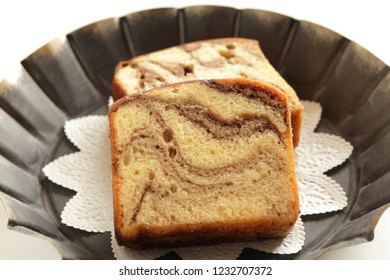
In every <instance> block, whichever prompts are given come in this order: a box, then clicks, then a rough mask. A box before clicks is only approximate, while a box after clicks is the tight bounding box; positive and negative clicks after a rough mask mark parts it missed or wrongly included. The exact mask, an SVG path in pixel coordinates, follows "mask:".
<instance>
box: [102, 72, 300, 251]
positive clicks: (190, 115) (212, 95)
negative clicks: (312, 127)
mask: <svg viewBox="0 0 390 280" xmlns="http://www.w3.org/2000/svg"><path fill="white" fill-rule="evenodd" d="M109 120H110V140H111V149H112V172H113V195H114V218H115V232H116V238H117V240H118V243H119V244H122V245H125V246H128V247H132V248H144V247H153V246H178V245H192V244H208V243H218V242H233V241H246V240H257V239H263V238H273V237H281V236H285V235H286V234H287V233H288V232H289V231H290V230H291V228H292V227H293V225H294V223H295V221H296V219H297V217H298V213H299V202H298V191H297V182H296V178H295V168H294V156H293V145H292V137H291V124H290V112H289V109H288V103H287V98H286V96H285V95H284V94H283V93H281V92H280V91H278V90H277V89H275V88H274V87H271V86H268V85H266V84H263V83H261V82H255V81H253V80H248V79H224V80H198V81H189V82H182V83H177V84H172V85H169V86H165V87H160V88H156V89H153V90H150V91H148V92H146V93H145V94H142V95H141V94H135V95H130V96H127V97H125V98H122V99H121V100H119V101H117V102H116V103H114V105H113V106H112V107H111V108H110V111H109Z"/></svg>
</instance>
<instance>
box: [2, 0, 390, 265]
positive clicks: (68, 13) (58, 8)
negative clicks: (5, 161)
mask: <svg viewBox="0 0 390 280" xmlns="http://www.w3.org/2000/svg"><path fill="white" fill-rule="evenodd" d="M386 2H387V1H383V0H382V1H381V0H370V1H360V0H357V1H340V0H338V1H334V0H327V1H313V0H311V1H310V0H294V1H291V0H290V1H289V0H285V1H283V0H273V1H270V0H268V1H266V0H264V1H261V0H257V1H253V0H252V1H246V0H239V1H237V0H235V1H231V0H223V1H219V0H214V1H195V0H193V1H191V0H185V1H178V0H176V1H170V0H166V1H146V0H142V1H138V0H136V1H134V0H131V1H129V0H127V1H125V0H122V1H121V0H94V1H90V0H88V1H86V0H78V1H76V0H63V1H48V0H34V1H31V0H24V1H22V0H8V1H2V2H1V4H0V79H2V78H3V77H11V76H12V75H13V73H14V72H15V70H16V69H17V68H18V66H17V65H18V61H20V60H22V59H23V58H24V57H26V56H27V55H29V54H30V53H32V52H33V51H34V50H36V49H37V48H39V47H40V46H42V45H44V44H45V43H47V42H49V41H50V40H52V39H54V38H56V37H63V36H64V35H65V34H67V33H69V32H71V31H73V30H75V29H77V28H79V27H82V26H84V25H86V24H89V23H92V22H95V21H98V20H100V19H104V18H109V17H115V16H122V15H126V14H128V13H131V12H134V11H139V10H144V9H149V8H156V7H177V8H180V7H184V6H189V5H205V4H208V5H221V6H231V7H235V8H255V9H262V10H269V11H274V12H278V13H281V14H284V15H287V16H291V17H294V18H296V19H298V20H308V21H312V22H315V23H317V24H320V25H322V26H325V27H327V28H329V29H332V30H333V31H336V32H338V33H340V34H341V35H343V36H345V37H347V38H349V39H351V40H352V41H355V42H357V43H358V44H360V45H362V46H363V47H365V48H366V49H368V50H369V51H371V52H372V53H373V54H374V55H376V56H377V57H378V58H380V59H381V60H382V61H384V62H385V63H386V64H387V65H390V38H389V27H390V24H389V21H388V16H389V8H388V5H387V4H386ZM389 187H390V186H389ZM6 224H7V216H6V213H5V210H4V207H2V206H1V203H0V259H59V258H60V256H59V254H58V253H57V251H56V250H55V248H54V247H53V246H52V245H51V244H49V243H48V242H47V241H45V240H41V239H38V238H35V237H31V236H28V235H24V234H20V233H17V232H14V231H10V230H8V229H7V227H6ZM389 236H390V211H387V212H385V214H384V215H383V216H382V218H381V219H380V220H379V223H378V225H377V227H376V231H375V238H374V241H372V242H370V243H364V244H359V245H355V246H352V247H348V248H344V249H338V250H334V251H332V252H329V253H326V254H325V255H324V256H322V258H323V259H387V260H390V239H389Z"/></svg>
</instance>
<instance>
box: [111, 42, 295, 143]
mask: <svg viewBox="0 0 390 280" xmlns="http://www.w3.org/2000/svg"><path fill="white" fill-rule="evenodd" d="M240 77H241V78H242V77H243V78H249V79H253V80H260V81H262V82H264V83H267V84H270V85H272V86H274V87H276V88H278V89H279V90H281V91H282V92H284V93H285V94H286V95H287V96H288V102H289V105H290V110H291V124H292V129H293V137H294V138H293V141H294V146H298V143H299V136H300V129H301V125H302V111H303V106H302V105H301V103H300V102H299V98H298V96H297V94H296V93H295V91H294V90H293V89H292V88H291V86H289V85H288V84H287V82H286V81H285V80H284V79H283V78H282V77H281V76H280V75H279V73H278V72H277V71H276V70H275V69H274V68H273V67H272V65H271V64H270V63H269V62H268V60H267V59H266V57H265V56H264V54H263V52H262V51H261V49H260V46H259V43H258V41H256V40H251V39H244V38H222V39H213V40H204V41H197V42H192V43H188V44H184V45H181V46H176V47H171V48H168V49H165V50H160V51H156V52H153V53H150V54H146V55H142V56H138V57H135V58H132V59H131V60H129V61H125V62H121V63H119V64H118V66H117V68H116V70H115V75H114V78H113V85H112V96H113V98H114V100H118V99H119V98H121V97H123V96H125V95H128V94H135V93H138V92H142V91H146V90H149V89H152V88H155V87H160V86H163V85H167V84H171V83H176V82H181V81H188V80H195V79H220V78H240Z"/></svg>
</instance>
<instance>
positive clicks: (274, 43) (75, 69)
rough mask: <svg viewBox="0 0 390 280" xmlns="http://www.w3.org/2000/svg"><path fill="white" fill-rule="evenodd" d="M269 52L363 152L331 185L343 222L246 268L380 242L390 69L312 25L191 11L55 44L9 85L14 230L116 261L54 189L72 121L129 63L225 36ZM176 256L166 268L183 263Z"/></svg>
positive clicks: (0, 131) (337, 218)
mask: <svg viewBox="0 0 390 280" xmlns="http://www.w3.org/2000/svg"><path fill="white" fill-rule="evenodd" d="M231 36H239V37H247V38H253V39H257V40H259V41H260V44H261V47H262V49H263V51H264V52H265V54H266V56H267V57H268V58H269V60H270V62H271V63H272V64H273V65H274V66H275V68H276V69H277V70H278V71H280V73H281V74H282V75H283V76H284V77H285V78H286V79H287V81H288V82H289V83H290V84H291V85H292V86H293V87H294V88H295V89H296V90H297V92H298V95H299V96H300V98H301V99H306V100H315V101H318V102H320V103H321V105H322V106H323V117H322V120H321V123H320V125H319V128H318V131H326V132H331V133H333V134H336V135H340V136H342V137H344V138H345V139H346V140H348V141H349V142H350V143H352V145H353V146H354V152H353V154H352V156H351V157H350V159H349V160H348V161H347V162H346V163H344V164H343V165H342V166H339V167H337V168H334V169H332V170H331V171H330V172H328V173H327V174H328V175H329V176H331V177H332V178H333V179H334V180H336V181H337V182H339V183H340V184H341V185H342V187H343V188H344V190H345V192H346V194H347V196H348V201H349V202H348V206H347V207H346V208H345V209H344V210H343V211H338V212H332V213H328V214H321V215H313V216H305V217H304V222H305V231H306V241H305V245H304V247H303V249H302V250H301V251H300V252H299V253H297V254H292V255H273V254H267V253H263V252H258V251H256V250H253V249H250V248H245V249H244V250H243V252H242V253H241V255H240V256H239V258H244V259H313V258H317V257H319V256H320V255H321V254H322V253H324V252H325V251H327V250H328V249H329V248H331V247H333V246H339V245H340V244H343V243H346V244H349V243H355V242H359V241H365V240H372V238H373V230H374V227H375V225H376V223H377V221H378V219H379V218H380V216H381V214H382V213H383V212H384V210H385V209H386V207H387V206H388V205H389V203H390V172H389V170H390V164H389V158H390V145H389V143H390V127H389V124H390V114H389V108H390V74H389V67H388V66H387V65H385V64H384V63H383V62H382V61H380V60H379V59H377V58H376V57H375V56H373V55H372V54H371V53H369V52H368V51H367V50H365V49H364V48H362V47H361V46H359V45H358V44H356V43H354V42H351V41H350V40H348V39H346V38H344V37H342V36H340V35H339V34H337V33H335V32H333V31H330V30H328V29H326V28H324V27H321V26H318V25H316V24H313V23H311V22H307V21H297V20H295V19H293V18H290V17H286V16H283V15H280V14H276V13H272V12H267V11H262V10H252V9H247V10H237V9H234V8H229V7H217V6H192V7H186V8H183V9H174V8H161V9H154V10H147V11H141V12H136V13H132V14H129V15H127V16H123V17H121V18H109V19H106V20H102V21H99V22H96V23H92V24H90V25H88V26H85V27H83V28H80V29H78V30H76V31H74V32H72V33H70V34H68V35H67V37H66V40H65V41H60V40H58V39H56V40H53V41H51V42H50V43H48V44H46V45H45V46H43V47H42V48H40V49H38V50H37V51H35V52H34V53H32V54H31V55H30V56H28V57H27V58H26V59H24V60H23V61H22V72H21V75H20V77H19V79H18V80H17V82H16V83H11V82H9V81H7V80H4V81H2V82H1V83H0V191H1V192H0V196H1V198H2V200H3V202H4V205H5V206H6V210H7V212H8V216H9V226H10V227H11V228H14V229H17V230H20V231H23V232H26V233H27V234H37V235H43V236H44V237H46V238H47V239H49V240H50V241H51V242H52V243H53V245H54V246H55V247H56V248H57V249H58V251H59V252H60V254H61V256H62V257H63V258H64V259H112V258H113V254H112V252H111V247H110V234H109V233H104V234H96V233H88V232H84V231H80V230H77V229H74V228H70V227H67V226H66V225H64V224H61V222H60V214H61V211H62V209H63V207H64V205H65V203H66V202H67V201H68V200H69V199H70V198H71V197H72V196H73V195H74V192H72V191H69V190H67V189H65V188H62V187H60V186H57V185H55V184H54V183H52V182H51V181H49V180H48V179H47V178H46V177H45V176H44V175H43V174H42V167H43V166H44V165H45V164H46V163H47V162H50V161H52V160H54V159H55V158H57V157H59V156H61V155H64V154H69V153H72V152H74V151H75V150H76V149H75V147H74V146H72V144H71V143H70V142H69V141H68V140H67V139H66V137H65V135H64V133H63V124H64V122H65V121H66V120H68V119H71V118H74V117H78V116H83V115H87V114H104V113H106V103H107V98H108V96H109V95H110V87H111V79H112V75H113V70H114V67H115V66H116V64H117V63H118V62H119V61H120V60H127V59H129V58H130V57H132V56H135V55H139V54H143V53H147V52H151V51H155V50H158V49H162V48H166V47H169V46H173V45H177V44H180V43H184V42H189V41H195V40H200V39H209V38H218V37H231ZM179 257H180V256H178V255H177V254H175V253H173V252H172V253H170V254H168V255H166V256H164V258H179Z"/></svg>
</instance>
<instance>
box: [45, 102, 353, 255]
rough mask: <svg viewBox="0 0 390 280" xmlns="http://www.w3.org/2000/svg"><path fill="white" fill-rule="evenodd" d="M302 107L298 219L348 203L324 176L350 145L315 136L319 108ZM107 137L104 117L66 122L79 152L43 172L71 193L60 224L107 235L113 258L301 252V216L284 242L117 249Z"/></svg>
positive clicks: (332, 137)
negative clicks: (244, 251) (250, 251)
mask: <svg viewBox="0 0 390 280" xmlns="http://www.w3.org/2000/svg"><path fill="white" fill-rule="evenodd" d="M302 104H303V106H304V108H305V110H304V122H303V126H302V131H301V141H300V144H299V146H298V147H297V148H296V149H295V161H296V172H297V179H298V187H299V196H300V210H301V215H309V214H311V215H312V214H319V213H325V212H331V211H337V210H341V209H343V208H344V207H345V206H346V205H347V197H346V195H345V193H344V191H343V189H342V188H341V186H340V185H339V184H338V183H337V182H335V181H334V180H333V179H331V178H330V177H328V176H326V175H325V174H324V172H326V171H328V170H330V169H331V168H333V167H335V166H337V165H339V164H341V163H343V162H344V161H345V160H346V159H348V157H349V156H350V154H351V153H352V146H351V145H350V144H349V143H348V142H347V141H345V140H344V139H342V138H340V137H338V136H335V135H330V134H324V133H315V132H314V130H315V128H316V126H317V125H318V123H319V121H320V118H321V112H322V109H321V106H320V105H319V104H318V103H315V102H309V101H302ZM108 133H109V124H108V118H107V116H87V117H82V118H78V119H74V120H70V121H68V122H66V124H65V134H66V136H67V137H68V138H69V140H70V141H71V142H72V143H73V144H74V145H75V146H76V147H77V148H79V149H80V151H79V152H76V153H73V154H70V155H66V156H63V157H60V158H58V159H56V160H54V161H53V162H51V163H49V164H48V165H46V166H45V167H44V168H43V172H44V174H45V175H46V176H47V177H48V178H49V179H50V180H51V181H53V182H55V183H56V184H58V185H61V186H63V187H65V188H69V189H72V190H74V191H76V195H75V196H74V197H73V198H72V199H70V200H69V202H68V203H67V204H66V206H65V208H64V210H63V212H62V215H61V219H62V222H63V223H64V224H66V225H68V226H71V227H75V228H78V229H81V230H85V231H89V232H109V231H111V234H112V249H113V252H114V255H115V257H116V258H117V259H153V258H157V257H159V256H162V255H164V254H165V253H167V252H169V251H171V250H175V251H176V252H177V253H178V254H179V255H180V256H181V257H183V258H184V259H235V258H237V257H238V256H239V254H240V253H241V251H242V249H243V248H244V247H249V248H253V249H258V250H261V251H265V252H269V253H275V254H292V253H297V252H299V251H300V250H301V248H302V246H303V244H304V240H305V232H304V225H303V222H302V220H301V218H299V219H298V221H297V223H296V224H295V226H294V228H293V230H292V231H291V232H290V233H289V234H288V236H286V237H285V238H279V239H271V240H266V241H256V242H245V243H229V244H219V245H212V246H194V247H180V248H172V249H171V250H167V249H153V250H142V251H140V250H131V249H127V248H124V247H121V246H118V245H117V243H116V241H115V237H114V233H113V208H112V187H111V162H110V161H111V155H110V143H109V138H108Z"/></svg>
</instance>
